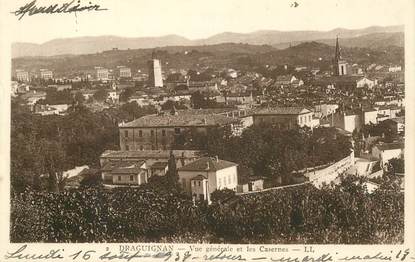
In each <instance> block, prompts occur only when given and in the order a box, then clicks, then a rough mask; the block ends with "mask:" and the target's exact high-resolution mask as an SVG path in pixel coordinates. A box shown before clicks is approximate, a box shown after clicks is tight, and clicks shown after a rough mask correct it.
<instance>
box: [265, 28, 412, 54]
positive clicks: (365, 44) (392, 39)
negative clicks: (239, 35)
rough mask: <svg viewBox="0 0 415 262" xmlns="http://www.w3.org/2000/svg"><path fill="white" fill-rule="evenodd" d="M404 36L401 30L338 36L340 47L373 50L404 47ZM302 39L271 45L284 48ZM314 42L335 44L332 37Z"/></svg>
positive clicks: (298, 42)
mask: <svg viewBox="0 0 415 262" xmlns="http://www.w3.org/2000/svg"><path fill="white" fill-rule="evenodd" d="M404 38H405V36H404V33H403V32H391V33H373V34H367V35H361V36H356V37H348V38H340V40H339V41H340V45H341V46H342V47H360V48H370V49H374V50H382V49H385V48H388V47H390V46H396V47H404V46H405V39H404ZM303 42H304V41H296V42H286V43H279V44H275V45H273V46H274V47H275V48H278V49H284V48H287V47H289V46H294V45H298V44H301V43H303ZM315 42H318V43H324V44H327V45H330V46H334V45H335V41H334V39H317V40H315Z"/></svg>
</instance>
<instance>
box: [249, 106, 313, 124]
mask: <svg viewBox="0 0 415 262" xmlns="http://www.w3.org/2000/svg"><path fill="white" fill-rule="evenodd" d="M252 117H253V124H254V125H256V126H258V125H262V124H271V125H275V126H276V127H278V128H279V129H282V130H288V129H293V128H295V127H296V126H300V127H302V126H308V127H310V128H313V127H314V124H313V123H314V121H313V112H311V111H310V110H308V109H306V108H301V107H279V108H267V109H261V110H258V111H255V112H253V113H252Z"/></svg>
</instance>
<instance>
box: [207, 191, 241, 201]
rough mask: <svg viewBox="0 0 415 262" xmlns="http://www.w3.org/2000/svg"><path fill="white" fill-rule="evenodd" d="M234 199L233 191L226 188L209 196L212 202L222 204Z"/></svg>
mask: <svg viewBox="0 0 415 262" xmlns="http://www.w3.org/2000/svg"><path fill="white" fill-rule="evenodd" d="M233 197H235V191H233V190H230V189H228V188H225V189H222V190H215V191H213V192H212V194H211V195H210V199H211V200H212V202H216V203H223V202H226V201H228V200H230V199H231V198H233Z"/></svg>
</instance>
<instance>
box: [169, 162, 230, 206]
mask: <svg viewBox="0 0 415 262" xmlns="http://www.w3.org/2000/svg"><path fill="white" fill-rule="evenodd" d="M237 166H238V165H237V164H235V163H233V162H229V161H225V160H221V159H218V158H217V157H216V158H215V157H213V158H212V157H202V158H200V159H198V160H196V161H194V162H192V163H189V164H187V165H185V166H183V167H181V168H178V170H177V171H178V175H179V182H180V184H181V186H182V188H183V190H184V191H185V192H187V193H188V194H191V195H192V197H193V198H194V199H196V200H205V201H208V202H210V201H211V194H212V193H213V192H214V191H215V190H223V189H230V190H233V191H236V189H237V186H238V171H237Z"/></svg>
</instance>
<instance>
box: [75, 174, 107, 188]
mask: <svg viewBox="0 0 415 262" xmlns="http://www.w3.org/2000/svg"><path fill="white" fill-rule="evenodd" d="M101 186H102V178H101V175H100V174H86V175H85V176H84V177H83V178H82V180H81V182H79V187H80V188H81V189H85V188H95V187H101Z"/></svg>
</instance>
